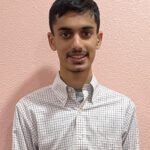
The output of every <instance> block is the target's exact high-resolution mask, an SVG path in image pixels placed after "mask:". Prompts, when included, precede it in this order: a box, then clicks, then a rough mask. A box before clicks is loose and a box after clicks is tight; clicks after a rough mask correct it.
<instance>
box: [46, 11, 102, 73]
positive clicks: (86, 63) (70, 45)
mask: <svg viewBox="0 0 150 150" xmlns="http://www.w3.org/2000/svg"><path fill="white" fill-rule="evenodd" d="M53 30H54V35H53V34H52V33H48V39H49V43H50V46H51V48H52V49H53V50H57V53H58V57H59V61H60V73H61V72H62V73H63V74H64V73H65V74H66V75H67V72H68V71H69V72H73V73H75V72H82V71H91V64H92V62H93V60H94V57H95V52H96V49H97V48H99V46H100V44H101V40H102V32H99V33H97V32H96V31H97V25H96V23H95V19H94V16H91V15H90V13H89V12H86V13H76V12H68V13H66V14H65V15H63V16H62V17H60V18H57V20H56V23H55V24H54V26H53Z"/></svg>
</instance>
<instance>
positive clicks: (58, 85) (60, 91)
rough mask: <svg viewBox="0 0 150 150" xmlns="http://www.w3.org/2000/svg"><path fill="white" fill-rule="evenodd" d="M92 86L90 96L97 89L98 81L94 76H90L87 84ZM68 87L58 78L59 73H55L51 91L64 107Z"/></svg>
mask: <svg viewBox="0 0 150 150" xmlns="http://www.w3.org/2000/svg"><path fill="white" fill-rule="evenodd" d="M89 84H91V86H92V95H93V94H94V92H95V91H96V88H97V87H98V81H97V79H96V77H95V76H94V75H92V79H91V82H90V83H89ZM67 88H68V85H67V84H66V83H65V82H64V81H63V80H62V79H61V78H60V75H59V73H57V75H56V77H55V80H54V82H53V84H52V89H53V91H54V93H55V94H56V96H57V97H58V99H59V100H60V101H61V103H62V105H63V106H65V104H66V102H67V99H68V90H67Z"/></svg>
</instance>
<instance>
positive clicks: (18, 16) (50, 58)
mask: <svg viewBox="0 0 150 150" xmlns="http://www.w3.org/2000/svg"><path fill="white" fill-rule="evenodd" d="M97 1H98V0H97ZM51 3H52V2H51V1H50V0H49V1H48V0H44V1H43V0H38V1H25V0H22V1H16V0H15V1H10V0H1V5H0V18H1V19H0V79H1V82H0V95H1V99H0V150H9V149H10V148H9V147H10V146H9V145H10V143H11V142H10V133H11V125H12V118H13V112H14V106H15V103H16V102H17V101H18V100H19V99H20V98H21V97H22V96H24V95H26V94H27V93H29V92H31V91H33V90H35V89H37V88H40V87H42V86H45V85H48V84H50V83H51V82H52V81H53V79H54V76H55V74H56V72H57V70H58V67H59V66H58V59H57V55H56V53H55V52H53V51H51V50H50V48H49V45H48V41H47V32H48V31H49V27H48V10H49V6H50V4H51ZM99 4H100V8H101V19H102V25H101V29H102V30H103V32H104V39H103V44H102V47H101V49H100V50H98V51H97V57H96V60H95V62H94V72H95V74H96V76H97V78H98V79H99V80H100V82H101V83H102V84H104V85H106V86H107V87H109V88H112V89H114V90H117V91H119V92H121V93H124V94H126V95H128V96H130V97H131V98H132V99H133V101H134V102H135V104H136V106H137V115H138V122H139V129H140V145H141V150H149V149H150V142H149V141H150V130H149V129H150V116H149V114H150V109H149V108H150V99H149V98H150V61H149V60H150V51H149V50H150V44H149V41H150V1H148V0H136V1H135V0H126V1H123V0H116V1H100V2H99Z"/></svg>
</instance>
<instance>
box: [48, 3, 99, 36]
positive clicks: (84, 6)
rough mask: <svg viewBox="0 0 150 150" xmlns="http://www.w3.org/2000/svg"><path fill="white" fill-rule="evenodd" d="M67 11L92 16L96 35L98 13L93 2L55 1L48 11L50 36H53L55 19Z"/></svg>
mask: <svg viewBox="0 0 150 150" xmlns="http://www.w3.org/2000/svg"><path fill="white" fill-rule="evenodd" d="M69 11H74V12H79V13H81V12H83V13H85V12H88V11H89V12H90V14H91V15H94V18H95V22H96V24H97V33H98V32H99V28H100V12H99V9H98V6H97V4H96V2H94V1H93V0H55V2H54V3H53V4H52V6H51V8H50V10H49V26H50V30H51V32H52V34H54V31H53V25H54V24H55V22H56V19H57V17H61V16H63V15H64V14H66V13H67V12H69Z"/></svg>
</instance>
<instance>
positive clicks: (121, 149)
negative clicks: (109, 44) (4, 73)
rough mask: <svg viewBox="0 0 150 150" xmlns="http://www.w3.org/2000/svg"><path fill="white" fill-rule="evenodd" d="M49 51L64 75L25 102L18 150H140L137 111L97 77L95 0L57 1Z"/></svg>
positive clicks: (19, 113)
mask: <svg viewBox="0 0 150 150" xmlns="http://www.w3.org/2000/svg"><path fill="white" fill-rule="evenodd" d="M49 23H50V29H51V32H49V33H48V40H49V44H50V47H51V48H52V49H53V50H54V51H57V53H58V57H59V61H60V71H59V73H58V74H57V76H56V78H55V80H54V83H53V84H52V85H50V86H48V87H44V88H42V89H39V90H37V91H35V92H33V93H31V94H29V95H27V96H25V97H24V98H23V99H22V100H20V101H19V102H18V104H17V106H16V115H15V119H14V128H13V149H14V150H137V149H138V132H137V131H138V130H137V124H136V116H135V106H134V104H133V102H132V101H131V100H130V99H129V98H128V97H126V96H124V95H122V94H120V93H117V92H115V91H112V90H110V89H108V88H106V87H104V86H102V85H100V84H99V83H98V81H97V80H96V78H95V76H94V75H93V73H92V67H91V66H92V62H93V60H94V57H95V53H96V49H98V48H99V47H100V45H101V41H102V35H103V33H102V32H101V31H99V26H100V17H99V10H98V7H97V4H96V3H95V2H94V1H93V0H56V1H55V2H54V3H53V5H52V7H51V9H50V13H49Z"/></svg>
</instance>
